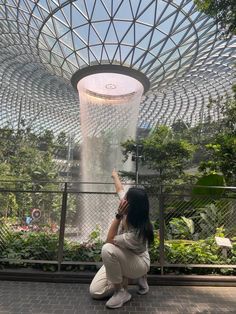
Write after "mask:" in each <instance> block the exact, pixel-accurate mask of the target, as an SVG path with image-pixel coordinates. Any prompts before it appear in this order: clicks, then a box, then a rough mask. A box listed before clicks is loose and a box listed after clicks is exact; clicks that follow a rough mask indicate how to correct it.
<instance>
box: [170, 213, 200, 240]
mask: <svg viewBox="0 0 236 314" xmlns="http://www.w3.org/2000/svg"><path fill="white" fill-rule="evenodd" d="M169 226H170V229H169V233H168V238H170V239H171V238H173V239H189V240H190V239H193V235H194V231H195V229H194V222H193V220H192V219H191V218H186V217H184V216H182V217H181V218H172V219H171V220H170V222H169Z"/></svg>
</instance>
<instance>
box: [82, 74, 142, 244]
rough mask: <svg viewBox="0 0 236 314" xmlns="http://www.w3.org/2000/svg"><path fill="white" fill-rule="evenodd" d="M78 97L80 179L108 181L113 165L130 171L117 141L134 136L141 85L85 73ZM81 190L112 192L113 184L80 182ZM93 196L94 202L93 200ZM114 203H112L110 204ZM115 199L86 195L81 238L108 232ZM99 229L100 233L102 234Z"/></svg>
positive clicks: (120, 77)
mask: <svg viewBox="0 0 236 314" xmlns="http://www.w3.org/2000/svg"><path fill="white" fill-rule="evenodd" d="M77 89H78V92H79V98H80V110H81V129H82V137H83V143H82V156H81V169H82V170H81V174H82V181H83V182H103V183H108V182H111V172H112V169H113V168H116V169H117V170H125V171H130V170H131V168H132V163H131V161H130V160H129V159H128V160H127V161H126V162H125V163H123V162H122V159H123V156H122V152H121V147H120V143H121V142H124V141H126V140H127V139H134V138H135V135H136V128H137V121H138V114H139V104H140V101H141V96H142V94H143V85H142V84H141V83H140V82H139V81H137V80H136V79H134V78H132V77H130V76H126V75H121V74H116V73H98V74H93V75H89V76H86V77H85V78H83V79H81V80H80V81H79V83H78V85H77ZM83 187H84V190H86V191H92V192H94V190H96V191H97V192H99V191H103V192H111V191H114V186H112V185H105V187H104V185H100V186H99V185H95V186H94V185H89V184H86V185H85V184H84V185H83ZM95 198H96V202H95ZM112 203H113V204H112ZM114 206H117V202H114V197H109V195H105V196H104V195H99V194H97V195H95V196H94V195H93V198H92V196H91V194H90V195H88V197H87V199H86V196H85V197H84V199H83V202H80V206H79V207H80V208H79V228H80V230H82V232H81V234H82V235H83V236H82V237H83V239H86V238H87V237H88V235H89V234H90V233H91V232H92V231H93V230H94V229H95V228H96V226H99V227H100V229H101V231H104V232H106V231H107V225H108V223H109V222H110V220H111V219H112V217H113V216H114V212H115V210H116V208H114ZM104 232H102V234H104Z"/></svg>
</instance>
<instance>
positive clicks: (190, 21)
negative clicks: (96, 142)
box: [0, 0, 236, 138]
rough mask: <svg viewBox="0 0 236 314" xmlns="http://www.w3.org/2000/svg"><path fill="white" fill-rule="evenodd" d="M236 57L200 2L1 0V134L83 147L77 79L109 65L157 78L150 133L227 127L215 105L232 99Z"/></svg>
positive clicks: (148, 111) (144, 121)
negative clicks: (49, 132) (28, 131)
mask: <svg viewBox="0 0 236 314" xmlns="http://www.w3.org/2000/svg"><path fill="white" fill-rule="evenodd" d="M235 48H236V39H235V38H231V39H230V40H222V39H219V33H218V30H217V27H216V25H215V23H214V21H213V20H212V19H209V18H208V17H207V16H205V15H204V14H202V13H199V12H198V11H197V10H196V7H195V6H194V4H193V1H190V0H175V1H170V0H169V1H168V0H145V1H141V0H119V1H118V0H115V1H114V0H90V1H86V0H64V1H63V0H58V1H56V0H38V1H35V0H9V1H3V0H0V78H1V80H0V103H1V113H0V126H5V125H7V124H8V125H9V124H10V125H12V126H13V127H15V128H17V127H18V125H19V121H20V120H21V119H24V121H25V124H26V125H27V126H30V127H32V129H34V130H36V131H40V130H41V129H44V128H48V129H53V130H54V131H55V132H59V131H65V132H67V133H74V134H76V137H77V138H80V124H79V116H80V108H79V100H78V95H77V92H76V91H75V90H74V89H73V87H72V85H71V83H70V79H71V77H72V75H73V74H74V73H75V72H76V71H78V70H79V69H82V68H84V67H89V66H92V65H100V64H112V65H119V66H124V67H127V68H131V69H135V70H137V71H140V72H141V73H142V74H144V75H145V76H146V77H147V78H148V79H149V81H150V89H149V91H148V92H147V93H146V94H145V95H144V96H143V98H142V103H141V105H140V114H139V126H140V127H143V128H151V127H153V126H155V125H156V124H167V125H171V124H172V123H174V122H175V121H177V120H183V121H185V122H187V123H190V124H191V125H194V124H196V123H198V122H199V121H204V120H205V119H206V117H207V116H208V115H209V114H210V115H211V116H212V117H213V118H214V119H218V118H219V112H217V110H216V109H214V108H212V109H210V108H209V107H208V106H207V104H208V102H209V98H211V99H218V98H220V97H222V96H223V97H226V96H227V95H230V94H231V86H232V82H233V73H234V63H235V59H236V54H235Z"/></svg>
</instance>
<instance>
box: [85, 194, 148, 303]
mask: <svg viewBox="0 0 236 314" xmlns="http://www.w3.org/2000/svg"><path fill="white" fill-rule="evenodd" d="M153 239H154V234H153V227H152V224H151V222H150V218H149V201H148V196H147V193H146V192H145V190H143V189H139V188H130V189H129V190H128V192H127V194H126V196H125V198H124V199H123V200H122V201H121V202H120V205H119V207H118V213H117V214H116V216H115V219H114V220H113V221H112V223H111V226H110V228H109V230H108V234H107V239H106V243H105V244H104V246H103V247H102V260H103V264H104V265H103V266H102V267H101V268H100V270H99V271H98V272H97V274H96V275H95V277H94V279H93V281H92V283H91V285H90V294H91V296H92V297H93V298H94V299H102V298H105V297H110V299H109V300H108V301H107V303H106V306H107V307H108V308H119V307H122V306H123V304H124V303H126V302H127V301H129V300H130V299H131V294H130V293H129V292H128V290H127V286H128V280H129V279H137V283H138V286H139V290H138V293H140V294H145V293H147V292H148V290H149V287H148V284H147V279H146V275H147V272H148V271H149V268H150V257H149V253H148V245H150V244H151V243H152V242H153Z"/></svg>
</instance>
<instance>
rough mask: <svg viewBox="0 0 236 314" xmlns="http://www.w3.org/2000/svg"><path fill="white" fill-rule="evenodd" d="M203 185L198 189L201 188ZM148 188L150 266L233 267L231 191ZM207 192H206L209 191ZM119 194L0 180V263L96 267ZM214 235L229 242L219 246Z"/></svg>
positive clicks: (235, 238) (99, 187)
mask: <svg viewBox="0 0 236 314" xmlns="http://www.w3.org/2000/svg"><path fill="white" fill-rule="evenodd" d="M203 189H204V187H203ZM208 189H209V191H210V193H209V194H208V195H206V194H204V193H203V194H199V195H194V194H192V189H191V187H188V188H186V187H184V186H175V187H167V186H165V187H153V188H152V189H147V191H149V190H150V192H148V193H149V201H150V215H151V220H152V222H153V225H154V229H155V243H154V245H153V246H152V247H151V248H150V255H151V259H152V266H155V267H158V268H160V270H161V273H162V274H163V273H164V272H165V268H171V267H178V268H180V267H185V268H189V267H191V268H195V267H201V268H230V269H235V268H236V225H235V222H236V193H235V192H236V188H234V187H227V188H226V187H223V188H219V187H208ZM211 189H212V190H211ZM118 204H119V199H118V197H117V195H116V193H115V192H114V187H113V185H111V184H102V183H81V182H80V183H78V182H68V183H67V182H64V183H61V182H51V183H48V182H47V183H43V182H41V183H39V182H37V183H29V182H24V181H21V182H14V183H13V182H7V181H5V182H3V181H2V182H0V262H1V263H3V264H6V265H9V264H21V265H25V264H41V265H42V264H43V265H44V266H45V265H46V266H47V267H50V265H54V266H53V267H56V268H57V269H58V270H59V271H60V270H62V269H64V268H65V267H67V268H68V267H71V266H73V265H80V266H81V265H100V264H101V259H100V250H101V247H102V244H103V241H104V239H105V236H106V232H107V229H108V226H109V223H110V222H111V220H112V218H113V217H114V212H115V211H116V209H117V206H118ZM215 236H219V237H221V238H224V239H227V240H228V241H229V242H230V244H231V245H232V247H230V246H228V247H227V246H219V245H218V244H217V242H216V238H215Z"/></svg>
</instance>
